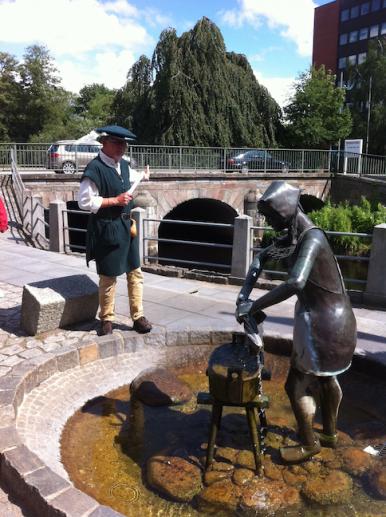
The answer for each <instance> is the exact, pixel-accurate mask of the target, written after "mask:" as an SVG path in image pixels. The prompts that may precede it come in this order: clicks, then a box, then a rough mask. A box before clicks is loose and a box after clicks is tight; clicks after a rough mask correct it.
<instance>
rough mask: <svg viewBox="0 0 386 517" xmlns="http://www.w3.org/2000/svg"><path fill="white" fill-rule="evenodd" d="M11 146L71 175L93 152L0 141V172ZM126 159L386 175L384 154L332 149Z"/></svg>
mask: <svg viewBox="0 0 386 517" xmlns="http://www.w3.org/2000/svg"><path fill="white" fill-rule="evenodd" d="M11 150H13V153H14V159H15V160H16V163H17V166H18V167H19V169H25V170H29V169H48V170H55V171H57V172H62V173H65V174H73V173H76V172H81V171H82V170H83V169H84V168H85V166H86V165H87V163H88V162H89V161H90V160H91V159H92V158H93V157H95V156H96V155H97V153H98V150H99V147H98V146H97V145H91V144H76V143H73V142H71V141H68V142H64V141H63V143H60V144H59V143H55V144H50V143H36V144H34V143H17V144H16V143H0V170H10V169H11ZM126 158H129V159H130V160H131V163H132V166H133V168H137V167H138V168H143V167H144V166H145V165H148V164H149V165H150V166H151V167H152V169H153V170H158V171H169V170H170V171H200V170H201V171H225V172H245V173H247V172H262V173H265V172H268V173H269V172H285V173H286V172H291V171H292V172H319V171H324V172H340V173H346V174H358V175H371V176H372V175H376V176H380V175H386V157H384V156H376V155H369V154H367V155H366V154H361V155H355V154H353V153H345V152H344V151H340V152H339V151H335V150H317V149H252V148H246V147H244V148H241V147H240V148H225V147H189V146H160V145H130V146H129V147H128V149H127V153H126Z"/></svg>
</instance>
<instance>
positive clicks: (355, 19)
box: [312, 0, 386, 80]
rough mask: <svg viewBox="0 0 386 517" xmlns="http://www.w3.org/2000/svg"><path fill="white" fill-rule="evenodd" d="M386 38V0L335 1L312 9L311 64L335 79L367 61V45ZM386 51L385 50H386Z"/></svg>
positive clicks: (381, 45) (380, 42)
mask: <svg viewBox="0 0 386 517" xmlns="http://www.w3.org/2000/svg"><path fill="white" fill-rule="evenodd" d="M385 36H386V0H366V1H365V0H335V1H334V2H330V3H328V4H325V5H321V6H319V7H317V8H316V9H315V17H314V46H313V56H312V63H313V65H314V66H316V67H319V66H321V65H325V67H326V68H327V69H328V70H331V71H332V72H333V73H334V74H336V75H337V79H338V80H339V77H341V76H342V73H343V74H344V71H345V69H346V68H347V66H348V65H360V64H361V63H363V62H364V61H365V60H366V55H367V50H368V44H369V41H371V40H372V39H377V38H378V41H379V45H380V47H381V48H382V49H383V44H382V41H381V38H383V37H385ZM385 51H386V48H385Z"/></svg>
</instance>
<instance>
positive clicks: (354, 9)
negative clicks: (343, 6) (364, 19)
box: [350, 5, 359, 19]
mask: <svg viewBox="0 0 386 517" xmlns="http://www.w3.org/2000/svg"><path fill="white" fill-rule="evenodd" d="M358 16H359V5H355V6H354V7H351V12H350V18H351V19H353V18H358Z"/></svg>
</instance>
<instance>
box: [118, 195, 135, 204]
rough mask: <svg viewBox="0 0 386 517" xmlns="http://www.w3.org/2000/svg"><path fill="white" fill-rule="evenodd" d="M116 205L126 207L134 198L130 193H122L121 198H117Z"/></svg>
mask: <svg viewBox="0 0 386 517" xmlns="http://www.w3.org/2000/svg"><path fill="white" fill-rule="evenodd" d="M115 199H116V205H117V206H126V205H127V204H128V203H129V202H130V201H131V200H132V199H133V197H132V196H131V195H130V194H129V193H128V192H122V194H119V196H116V198H115Z"/></svg>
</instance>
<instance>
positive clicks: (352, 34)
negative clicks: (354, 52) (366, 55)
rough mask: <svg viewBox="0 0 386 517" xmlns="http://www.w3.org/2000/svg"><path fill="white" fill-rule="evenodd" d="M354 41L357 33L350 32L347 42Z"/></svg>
mask: <svg viewBox="0 0 386 517" xmlns="http://www.w3.org/2000/svg"><path fill="white" fill-rule="evenodd" d="M356 41H358V31H352V32H350V37H349V42H350V43H355V42H356Z"/></svg>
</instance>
